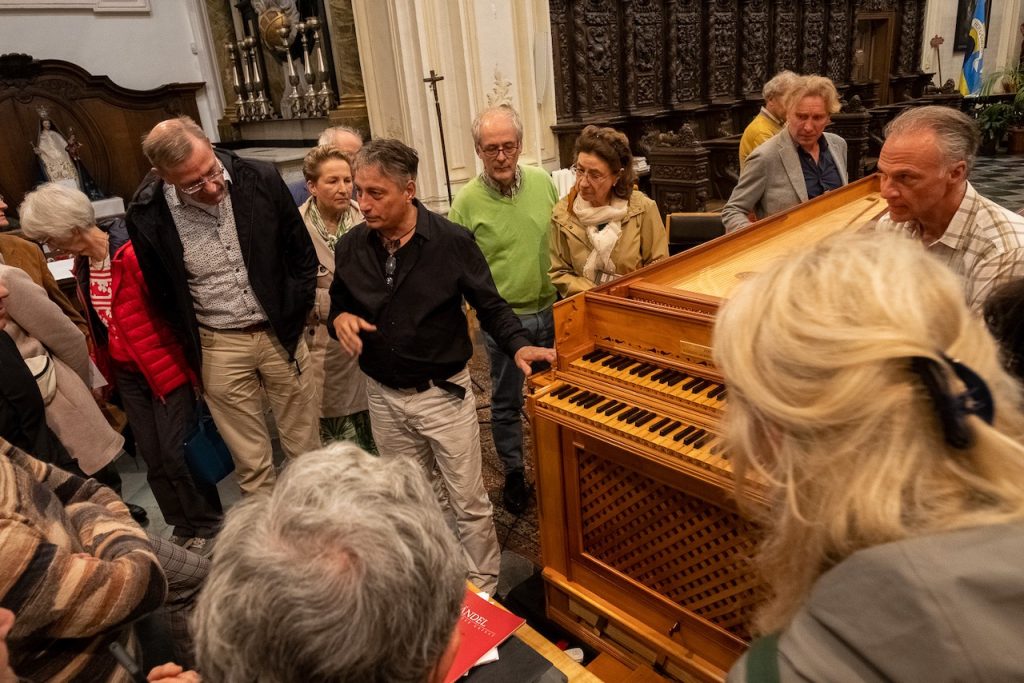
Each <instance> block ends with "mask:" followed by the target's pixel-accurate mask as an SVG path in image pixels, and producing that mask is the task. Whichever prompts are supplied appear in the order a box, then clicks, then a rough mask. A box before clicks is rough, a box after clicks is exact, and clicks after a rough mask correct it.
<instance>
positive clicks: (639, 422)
mask: <svg viewBox="0 0 1024 683" xmlns="http://www.w3.org/2000/svg"><path fill="white" fill-rule="evenodd" d="M656 417H658V415H657V413H650V412H649V413H647V414H646V415H644V416H643V417H641V418H640V419H639V420H637V421H636V422H634V423H633V424H635V425H636V426H637V427H643V426H644V425H645V424H647V423H648V422H650V421H651V420H653V419H654V418H656Z"/></svg>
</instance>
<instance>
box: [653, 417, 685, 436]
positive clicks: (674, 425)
mask: <svg viewBox="0 0 1024 683" xmlns="http://www.w3.org/2000/svg"><path fill="white" fill-rule="evenodd" d="M682 426H683V423H682V422H680V421H679V420H672V424H670V425H668V426H666V427H662V429H661V431H660V432H658V434H659V435H661V436H668V435H669V434H671V433H672V432H674V431H676V430H677V429H679V428H680V427H682Z"/></svg>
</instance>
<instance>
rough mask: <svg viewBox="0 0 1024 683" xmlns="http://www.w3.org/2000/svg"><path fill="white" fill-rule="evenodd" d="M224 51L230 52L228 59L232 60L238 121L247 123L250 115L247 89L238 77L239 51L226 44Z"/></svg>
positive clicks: (232, 78) (232, 82)
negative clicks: (247, 105) (246, 99)
mask: <svg viewBox="0 0 1024 683" xmlns="http://www.w3.org/2000/svg"><path fill="white" fill-rule="evenodd" d="M224 49H225V50H227V52H228V59H229V60H231V87H232V88H233V89H234V91H235V111H236V112H237V115H238V119H239V120H240V121H245V120H246V118H247V117H248V115H249V112H248V109H247V107H246V102H245V88H244V86H243V85H242V83H243V79H242V78H241V77H240V76H239V75H238V69H239V64H238V50H237V48H236V47H235V45H234V44H233V43H224Z"/></svg>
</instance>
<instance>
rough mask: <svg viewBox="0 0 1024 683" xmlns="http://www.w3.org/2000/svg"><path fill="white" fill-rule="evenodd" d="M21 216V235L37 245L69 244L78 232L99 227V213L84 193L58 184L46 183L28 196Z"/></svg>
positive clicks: (23, 203)
mask: <svg viewBox="0 0 1024 683" xmlns="http://www.w3.org/2000/svg"><path fill="white" fill-rule="evenodd" d="M18 215H19V216H20V217H21V232H22V234H23V235H25V237H27V238H29V239H30V240H35V241H37V242H45V241H46V240H50V239H56V240H66V239H68V238H69V237H71V235H72V233H74V231H75V230H88V229H89V228H91V227H92V226H94V225H96V210H95V209H94V208H93V205H92V202H90V201H89V198H88V197H86V196H85V193H83V192H82V191H80V190H76V189H75V188H73V187H68V186H66V185H61V184H59V183H44V184H42V185H40V186H39V187H37V188H36V189H35V190H33V191H32V192H29V193H28V194H26V195H25V199H24V200H23V201H22V202H21V206H20V207H18Z"/></svg>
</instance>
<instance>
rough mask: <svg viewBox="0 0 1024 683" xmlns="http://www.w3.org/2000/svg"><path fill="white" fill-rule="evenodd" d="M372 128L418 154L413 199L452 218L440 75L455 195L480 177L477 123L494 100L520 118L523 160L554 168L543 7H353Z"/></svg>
mask: <svg viewBox="0 0 1024 683" xmlns="http://www.w3.org/2000/svg"><path fill="white" fill-rule="evenodd" d="M353 11H354V15H355V22H356V33H357V35H358V36H359V56H360V61H361V63H362V67H363V81H364V83H365V85H366V100H367V108H368V110H369V116H370V127H371V129H372V131H373V134H374V136H376V137H396V138H398V139H400V140H402V141H403V142H405V143H406V144H408V145H410V146H412V147H414V148H416V150H417V151H418V152H419V153H420V174H419V175H420V177H419V182H418V183H417V194H418V196H419V198H420V200H421V201H423V202H424V203H425V204H426V205H427V206H429V207H430V208H431V209H434V210H438V211H446V210H447V208H448V197H447V191H446V188H445V182H444V166H443V162H442V158H441V140H440V135H439V134H438V130H437V116H436V112H435V108H434V99H433V95H432V93H431V91H430V88H429V87H428V86H427V84H426V83H424V82H423V78H424V77H426V76H427V75H428V74H429V72H430V70H431V69H434V70H435V71H436V72H437V73H438V74H440V75H442V76H444V80H443V81H441V82H439V83H438V96H439V98H440V102H441V112H442V116H443V117H444V119H443V121H444V132H445V140H446V142H447V152H448V170H449V174H450V176H451V181H452V194H453V195H454V194H455V193H456V192H457V191H458V189H459V188H460V187H461V186H462V185H463V184H464V183H465V182H466V181H468V180H469V179H470V178H472V177H474V176H475V175H476V174H477V173H478V172H479V168H478V167H479V164H478V159H477V157H476V152H475V150H474V147H473V139H472V133H471V124H472V120H473V117H474V116H475V115H476V113H477V112H478V111H480V110H481V109H483V108H484V107H487V106H488V105H489V104H491V103H495V104H497V103H499V102H508V103H510V104H512V105H513V106H514V107H516V108H517V109H518V110H519V112H520V113H521V114H522V116H523V121H524V126H525V129H526V130H525V136H524V150H523V155H522V162H523V163H526V164H540V165H544V166H546V167H549V168H551V167H555V166H557V156H558V153H557V147H556V141H555V138H554V135H552V133H551V130H550V126H551V125H553V124H554V121H555V106H554V97H553V92H554V72H553V71H552V67H551V39H550V32H549V28H548V6H547V0H524V1H519V2H511V3H510V2H507V1H506V0H422V1H417V2H415V3H413V2H408V1H407V0H383V1H379V2H369V1H367V2H360V1H358V0H357V1H356V2H354V3H353Z"/></svg>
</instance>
